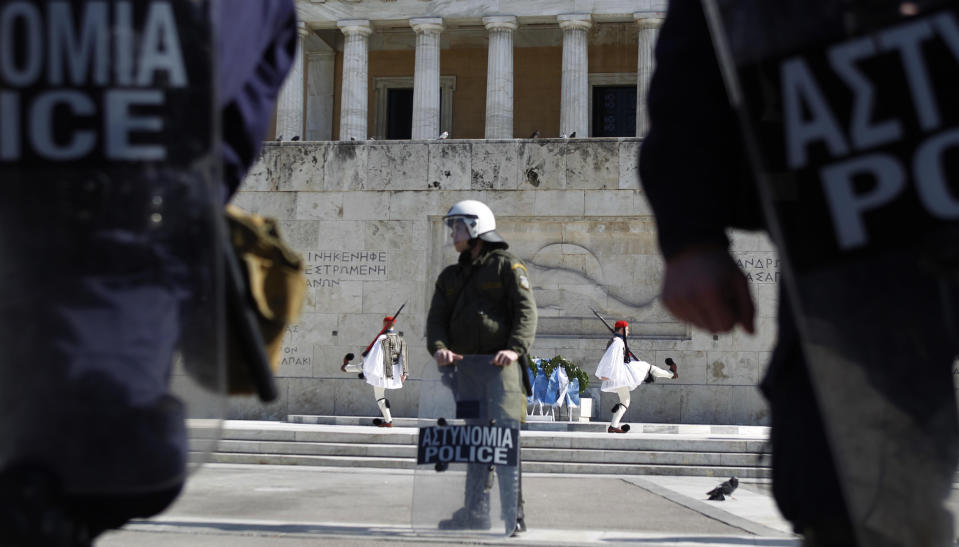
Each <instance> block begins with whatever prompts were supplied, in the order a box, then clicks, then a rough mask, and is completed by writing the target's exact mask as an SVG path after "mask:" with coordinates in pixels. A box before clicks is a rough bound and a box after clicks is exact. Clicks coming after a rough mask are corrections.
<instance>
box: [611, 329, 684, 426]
mask: <svg viewBox="0 0 959 547" xmlns="http://www.w3.org/2000/svg"><path fill="white" fill-rule="evenodd" d="M593 313H596V312H595V311H594V312H593ZM596 316H597V317H599V314H596ZM600 319H602V317H600ZM603 323H606V321H603ZM606 326H607V328H609V325H608V324H607V325H606ZM610 330H612V331H613V337H612V338H611V339H610V341H609V343H608V344H607V345H606V353H604V354H603V357H602V359H600V360H599V364H598V365H596V373H595V375H596V377H597V378H599V379H600V380H602V381H603V384H602V386H601V387H600V389H601V390H603V391H608V392H611V393H615V394H616V395H617V396H619V402H618V403H616V405H615V406H613V409H612V413H613V417H612V421H611V422H610V424H609V427H607V428H606V431H607V432H608V433H626V432H627V431H629V424H622V425H621V424H620V420H621V419H622V418H623V415H624V414H626V410H627V409H628V408H629V402H630V401H629V400H630V397H629V392H630V391H632V390H634V389H636V386H638V385H639V384H642V383H644V382H646V383H651V382H652V381H653V379H654V378H678V377H679V373H678V372H677V368H676V363H675V362H674V361H673V360H672V359H666V364H667V365H669V370H665V369H662V368H659V367H657V366H655V365H652V364H650V363H647V362H646V361H640V360H639V358H638V357H636V355H634V354H633V352H631V351H630V350H629V346H628V345H627V344H626V337H627V336H629V323H628V322H626V321H622V320H620V321H617V322H616V324H615V325H614V327H613V328H611V329H610Z"/></svg>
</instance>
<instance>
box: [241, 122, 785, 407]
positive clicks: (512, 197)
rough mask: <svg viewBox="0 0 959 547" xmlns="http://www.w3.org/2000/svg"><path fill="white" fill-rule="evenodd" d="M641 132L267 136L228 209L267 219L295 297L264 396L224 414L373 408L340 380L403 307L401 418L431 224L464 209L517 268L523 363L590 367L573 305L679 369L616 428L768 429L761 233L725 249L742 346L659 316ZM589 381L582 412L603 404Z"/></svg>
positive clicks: (434, 234) (397, 401)
mask: <svg viewBox="0 0 959 547" xmlns="http://www.w3.org/2000/svg"><path fill="white" fill-rule="evenodd" d="M640 146H641V140H640V139H589V140H558V139H542V140H475V141H474V140H446V141H436V140H433V141H389V142H384V141H365V142H302V143H299V142H297V143H288V142H284V143H270V144H268V145H267V146H266V147H265V150H264V151H263V154H262V156H261V158H260V160H259V162H258V163H257V164H256V166H255V167H254V168H253V169H252V171H251V172H250V174H249V176H248V177H247V180H246V181H245V183H244V185H243V187H242V191H241V192H239V193H238V195H237V196H236V198H235V203H236V204H237V205H239V206H241V207H244V208H246V209H248V210H251V211H254V212H258V213H261V214H265V215H269V216H273V217H276V218H277V219H279V220H280V221H281V226H282V229H283V231H284V235H285V236H286V238H287V239H288V240H289V241H290V242H291V244H292V245H293V246H294V247H296V248H297V249H299V250H300V251H301V252H302V253H303V255H304V258H305V260H306V264H307V274H308V279H309V286H310V290H309V297H310V300H309V302H308V303H307V305H306V308H305V310H304V314H303V317H302V320H301V321H300V322H299V324H297V325H295V326H293V327H292V328H291V329H290V330H289V332H288V333H287V338H286V342H285V346H284V358H283V364H282V365H281V367H280V370H279V373H278V383H279V387H280V392H281V398H280V400H279V401H278V402H276V403H274V404H272V405H269V406H266V407H263V406H261V405H259V404H258V403H256V401H254V400H252V399H249V400H247V399H232V400H231V402H230V410H229V415H230V417H233V418H269V419H285V418H286V415H287V414H336V415H360V416H376V415H378V411H377V408H376V406H375V403H374V400H373V395H372V388H370V387H369V386H368V385H367V384H366V383H364V382H363V381H361V380H358V379H357V378H356V377H355V376H354V375H348V374H344V373H341V372H340V370H339V366H340V363H341V362H342V358H343V355H344V354H346V353H347V352H353V353H356V354H357V355H358V354H359V353H360V351H362V349H363V348H365V347H366V345H367V344H368V343H369V342H370V339H371V338H372V337H373V335H374V334H376V332H377V331H378V329H379V327H380V320H381V318H382V316H384V315H387V314H390V313H393V312H394V311H395V310H396V309H397V308H398V307H399V306H400V304H402V303H403V302H407V304H406V308H405V309H404V310H403V314H402V316H401V317H400V321H399V326H398V328H399V330H401V331H403V333H404V335H405V337H406V340H407V342H408V343H409V345H410V352H409V356H410V360H411V368H412V373H411V378H410V380H409V381H408V382H407V386H406V387H405V388H404V389H402V390H399V391H389V392H387V396H388V397H389V399H390V400H391V404H392V409H393V415H394V416H415V415H416V410H417V399H418V396H419V383H418V381H417V378H419V377H421V373H422V371H423V370H424V367H428V366H433V365H432V360H431V359H430V356H429V354H428V353H427V350H426V348H425V334H424V327H425V320H426V312H427V308H428V306H429V299H430V297H431V295H432V283H433V280H434V279H435V277H436V275H437V274H438V272H439V271H440V270H441V269H442V267H443V266H445V265H446V264H449V263H452V262H453V261H454V260H455V251H454V250H453V248H452V246H451V245H450V244H449V243H448V235H447V231H446V230H445V229H444V227H443V225H442V223H441V222H440V217H441V216H442V214H443V213H445V212H446V210H447V209H448V208H449V207H450V206H451V205H452V204H453V203H455V202H457V201H459V200H461V199H479V200H482V201H484V202H486V203H487V204H489V206H490V207H491V208H492V209H493V212H494V213H495V214H496V215H497V220H498V224H499V226H498V231H499V232H500V233H501V234H502V235H503V236H504V237H505V238H506V239H507V240H508V241H509V242H510V243H511V249H512V250H513V251H514V252H515V254H517V255H518V256H519V257H520V258H522V259H523V260H524V261H525V262H526V264H527V265H528V266H529V269H530V277H531V281H532V283H533V286H534V290H535V294H536V299H537V304H538V306H539V314H540V324H539V329H538V333H537V338H536V343H535V345H534V348H533V353H534V354H535V355H537V356H542V357H552V356H554V355H556V354H562V355H563V356H565V357H567V358H568V359H571V360H572V361H574V362H576V363H577V364H578V365H580V366H581V367H582V368H583V369H585V370H586V371H588V372H590V373H592V372H593V371H594V370H595V367H596V363H597V362H598V360H599V358H600V356H601V355H602V353H603V351H604V349H605V346H606V342H607V339H608V334H607V332H606V330H605V328H604V327H603V325H602V324H601V323H599V322H598V321H597V320H596V319H595V318H594V317H593V315H592V313H591V312H590V308H591V307H592V308H596V309H598V310H601V311H603V312H605V313H606V314H607V316H608V317H609V318H611V319H613V320H615V319H619V318H626V319H628V320H629V321H630V323H631V324H632V330H633V334H634V338H633V340H632V341H631V348H632V349H633V351H634V352H635V353H637V354H638V355H639V356H640V358H642V359H645V360H647V361H650V362H652V363H655V364H662V363H663V360H664V359H665V358H666V357H673V358H674V359H675V360H676V361H677V362H678V363H680V366H681V369H680V372H681V375H680V378H679V379H678V380H675V381H670V380H666V381H663V380H661V381H657V382H656V383H654V384H650V385H645V386H642V387H640V388H638V389H637V391H634V392H633V403H632V405H631V407H630V409H629V412H628V414H627V416H626V418H625V419H626V420H627V421H632V422H666V423H702V424H750V425H759V424H768V421H769V418H768V411H767V409H766V405H765V403H764V402H763V400H762V398H761V396H760V395H759V392H758V390H757V389H756V387H755V386H756V384H757V382H758V381H759V379H760V378H761V375H762V372H763V370H764V369H765V364H766V362H767V360H768V359H769V356H770V352H771V348H772V345H773V343H774V341H775V334H776V332H775V331H776V326H775V313H776V311H775V310H776V298H777V290H778V278H779V264H778V260H777V258H776V254H775V252H774V251H773V248H772V246H771V244H770V243H769V241H768V240H767V239H766V238H765V237H764V236H761V235H757V234H747V233H734V234H731V235H732V239H733V242H734V255H735V258H736V259H737V261H739V263H740V265H741V266H742V267H743V269H744V270H745V271H746V273H747V274H748V276H749V278H750V282H751V283H750V286H751V288H752V290H753V294H754V296H755V298H756V301H757V306H758V314H759V317H758V322H757V329H758V332H757V335H755V336H748V335H746V334H745V333H743V332H741V331H737V332H734V333H731V334H727V335H719V336H713V335H711V334H709V333H705V332H702V331H698V330H696V329H692V328H690V327H689V326H688V325H686V324H683V323H681V322H678V321H676V320H675V319H673V318H672V317H671V316H670V315H669V314H668V313H667V312H666V311H665V310H664V308H663V306H662V304H661V303H660V301H659V299H658V294H659V289H660V284H661V281H662V273H663V261H662V258H661V257H660V255H659V252H658V248H657V244H656V229H655V222H654V219H653V217H652V213H651V211H650V207H649V205H648V203H647V202H646V199H645V196H644V194H643V192H642V190H641V188H640V185H639V179H638V171H637V168H636V158H637V156H638V152H639V147H640ZM599 384H600V382H599V380H598V379H595V378H593V379H592V384H591V386H590V389H589V391H590V395H592V396H593V397H594V398H596V399H600V400H598V401H596V402H595V403H594V406H595V407H596V409H595V411H594V419H599V420H605V419H608V418H609V413H610V408H611V407H612V406H613V404H615V402H616V399H615V396H610V395H608V394H602V393H601V392H600V391H599Z"/></svg>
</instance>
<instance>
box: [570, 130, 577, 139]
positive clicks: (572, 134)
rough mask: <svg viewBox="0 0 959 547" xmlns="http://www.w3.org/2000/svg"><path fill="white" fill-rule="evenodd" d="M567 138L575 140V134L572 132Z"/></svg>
mask: <svg viewBox="0 0 959 547" xmlns="http://www.w3.org/2000/svg"><path fill="white" fill-rule="evenodd" d="M569 138H571V139H575V138H576V132H575V131H573V132H572V133H570V134H569Z"/></svg>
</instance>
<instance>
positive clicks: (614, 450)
mask: <svg viewBox="0 0 959 547" xmlns="http://www.w3.org/2000/svg"><path fill="white" fill-rule="evenodd" d="M320 418H328V420H327V421H328V422H332V423H333V424H334V425H329V424H326V425H323V424H315V425H313V424H296V423H294V424H290V423H282V422H254V421H226V422H223V423H222V425H219V424H217V423H216V422H197V421H192V422H191V423H190V434H191V447H192V449H193V450H194V451H195V454H196V455H197V456H198V457H200V458H202V459H204V460H206V461H210V462H215V463H243V464H275V465H313V466H328V467H373V468H384V469H415V467H416V440H417V433H418V430H417V429H416V427H415V426H416V425H417V424H420V423H422V424H423V425H426V424H431V423H432V422H431V421H429V422H419V421H417V420H416V419H413V418H407V419H395V420H394V424H395V425H394V427H393V428H390V429H384V428H373V427H370V426H364V425H353V424H361V423H363V421H364V420H365V421H366V422H367V423H369V422H370V421H371V420H372V419H371V418H354V419H351V420H345V421H346V422H352V423H350V424H349V425H335V423H336V421H337V419H332V417H320ZM338 419H339V418H338ZM401 420H402V421H401ZM406 424H408V425H406ZM527 425H529V426H533V427H531V429H527V430H525V431H524V432H523V434H522V436H521V440H522V447H523V470H524V471H526V472H531V473H586V474H623V475H684V476H717V477H721V476H731V475H735V476H737V477H743V478H747V477H748V478H768V477H769V476H770V467H769V466H770V464H771V458H770V456H769V454H768V453H767V452H768V446H767V444H766V441H765V437H764V433H765V431H763V430H764V429H765V428H740V429H742V430H741V431H736V432H733V429H731V428H736V427H737V426H684V425H679V426H667V427H661V424H637V426H636V428H635V429H634V432H630V433H628V434H625V435H612V434H608V433H605V432H602V433H601V432H599V431H597V430H596V429H595V428H593V429H592V430H589V431H550V430H541V429H539V428H537V427H535V424H527ZM583 425H596V424H583ZM599 425H601V426H602V427H603V428H605V424H599ZM647 426H650V427H649V429H650V430H654V431H663V430H670V431H676V433H661V432H657V433H639V432H638V431H645V430H646V427H647ZM712 427H717V428H721V429H718V430H719V431H722V433H719V434H716V433H712V432H711V431H712V430H711V429H710V428H712ZM670 428H671V429H670ZM210 438H218V439H219V441H218V442H217V444H216V448H215V450H213V451H212V452H210V453H207V454H202V453H203V452H204V451H206V450H208V449H209V447H210V446H211V443H210V441H209V439H210Z"/></svg>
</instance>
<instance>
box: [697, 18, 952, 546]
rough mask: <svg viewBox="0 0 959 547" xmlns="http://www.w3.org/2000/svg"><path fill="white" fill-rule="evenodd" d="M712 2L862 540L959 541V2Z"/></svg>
mask: <svg viewBox="0 0 959 547" xmlns="http://www.w3.org/2000/svg"><path fill="white" fill-rule="evenodd" d="M703 4H704V7H705V12H706V14H707V19H708V20H709V25H710V32H711V33H712V37H713V43H714V44H715V46H716V48H715V49H716V51H717V56H718V57H719V59H720V65H721V66H722V69H723V73H724V78H725V80H726V84H727V91H728V93H729V96H730V100H731V101H732V102H733V105H734V107H735V108H736V110H737V111H738V113H739V116H740V121H741V124H742V126H743V128H744V133H745V140H746V144H747V149H748V153H749V156H750V160H751V163H752V165H753V167H754V171H755V173H756V178H757V180H758V183H759V190H760V196H761V198H762V202H763V206H764V208H765V213H766V218H767V221H768V223H769V225H770V231H771V233H772V235H773V238H774V239H775V241H776V243H777V245H778V247H779V252H780V254H781V258H782V260H783V264H784V265H785V269H786V271H785V276H784V280H785V283H786V285H785V288H786V290H787V291H788V293H787V294H788V295H789V297H790V301H791V303H792V306H793V309H794V312H795V317H796V320H797V326H798V328H799V332H800V335H801V339H802V345H803V349H804V351H805V357H806V360H807V362H808V367H809V372H810V376H811V379H812V384H813V389H814V392H815V394H816V398H817V401H818V405H819V408H820V410H821V414H822V416H823V421H824V422H825V428H826V433H827V439H828V441H829V444H830V447H831V450H832V452H833V456H834V460H835V461H836V466H837V472H838V476H839V478H840V482H841V487H842V490H843V493H844V496H845V498H846V505H847V506H848V509H849V512H850V516H851V519H852V521H853V522H852V524H853V526H854V530H855V533H856V535H857V539H858V542H859V544H860V545H870V546H875V545H945V544H951V543H952V539H953V538H954V537H955V536H954V535H953V534H952V519H951V517H950V515H949V514H948V512H947V511H946V510H945V509H944V506H943V501H944V499H945V497H946V496H947V495H948V493H949V490H950V484H951V479H952V473H953V471H954V468H955V463H956V455H957V431H959V429H957V419H956V404H955V400H954V399H955V394H954V391H953V384H952V380H951V376H950V364H951V363H952V361H953V358H954V357H955V355H956V353H957V349H956V342H957V340H959V336H957V335H959V330H957V325H956V317H957V315H956V312H957V309H959V308H957V305H956V304H957V299H956V294H957V292H956V291H957V289H959V288H957V279H959V277H957V272H959V270H957V268H959V102H957V101H956V100H955V94H956V91H957V89H959V88H957V82H959V14H957V12H956V7H955V6H956V5H955V3H942V5H936V4H937V3H935V2H925V1H918V2H899V1H869V2H866V1H856V0H854V1H849V2H833V1H827V0H819V1H809V0H802V1H798V0H797V1H786V2H764V1H761V0H704V2H703ZM808 479H809V480H817V478H816V477H808ZM809 501H810V503H812V500H809Z"/></svg>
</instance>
